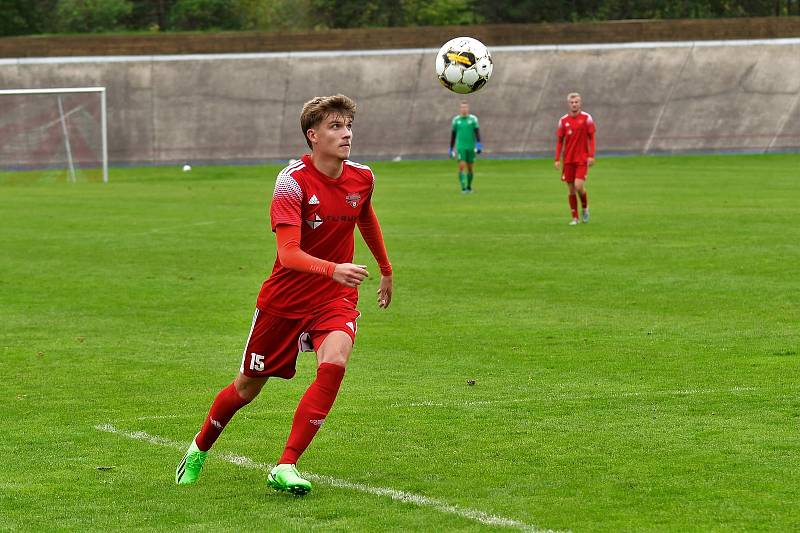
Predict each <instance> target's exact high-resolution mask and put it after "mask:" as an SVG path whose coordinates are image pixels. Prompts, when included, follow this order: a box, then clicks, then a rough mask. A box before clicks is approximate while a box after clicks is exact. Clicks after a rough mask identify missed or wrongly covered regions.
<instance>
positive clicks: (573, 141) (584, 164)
mask: <svg viewBox="0 0 800 533" xmlns="http://www.w3.org/2000/svg"><path fill="white" fill-rule="evenodd" d="M567 104H568V105H569V113H567V114H566V115H564V116H563V117H561V118H560V119H559V120H558V129H557V130H556V137H557V139H558V142H557V143H556V169H557V170H561V181H563V182H565V183H566V184H567V188H568V189H569V208H570V210H571V211H572V221H571V222H570V225H571V226H575V225H577V224H578V198H577V196H580V197H581V211H582V212H581V220H582V221H583V222H584V223H586V222H589V199H588V197H587V194H586V175H587V169H588V167H590V166H592V165H593V164H594V148H595V139H594V134H595V126H594V120H593V119H592V115H590V114H589V113H586V112H584V111H582V110H581V95H580V94H578V93H570V94H569V95H568V96H567ZM562 155H563V158H564V164H563V166H562V164H561V158H562ZM576 193H577V195H576Z"/></svg>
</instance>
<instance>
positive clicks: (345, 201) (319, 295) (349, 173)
mask: <svg viewBox="0 0 800 533" xmlns="http://www.w3.org/2000/svg"><path fill="white" fill-rule="evenodd" d="M374 183H375V177H374V176H373V174H372V170H371V169H370V168H369V167H368V166H365V165H359V164H358V163H353V162H352V161H345V162H344V164H343V165H342V174H341V176H339V177H338V178H336V179H334V178H330V177H328V176H326V175H324V174H322V173H321V172H320V171H319V170H317V169H316V167H314V164H313V163H312V161H311V157H310V156H309V155H304V156H303V158H302V159H301V160H300V161H298V162H296V163H293V164H291V165H289V166H288V167H286V168H284V169H283V170H281V171H280V173H278V178H277V180H276V182H275V192H274V193H273V195H272V206H271V207H270V219H271V224H272V231H275V228H276V227H277V226H278V225H279V224H288V225H291V226H300V228H301V231H300V248H301V249H302V250H303V251H304V252H306V253H307V254H309V255H312V256H314V257H318V258H320V259H324V260H326V261H331V262H333V263H352V262H353V251H354V247H355V244H354V237H353V233H354V231H355V227H356V223H357V221H358V218H359V216H360V215H361V213H362V212H367V211H368V209H367V206H368V205H369V203H370V201H371V199H372V190H373V187H374ZM341 298H347V299H348V300H350V301H351V302H352V303H353V305H355V304H356V303H357V302H358V289H356V288H350V287H345V286H344V285H341V284H339V283H336V282H335V281H333V279H332V278H329V277H326V276H321V275H319V274H308V273H304V272H298V271H296V270H289V269H288V268H285V267H284V266H283V265H282V264H281V262H280V259H279V258H277V257H276V258H275V265H274V266H273V268H272V274H271V275H270V276H269V278H268V279H267V280H266V281H265V282H264V284H263V285H262V286H261V292H260V293H259V294H258V303H257V304H256V305H257V307H258V308H259V309H261V310H263V311H267V312H269V313H271V314H274V315H277V316H282V317H285V318H302V317H304V316H306V315H307V314H308V313H309V312H310V311H311V310H313V309H315V308H316V307H319V306H321V305H325V304H327V303H329V302H332V301H334V300H338V299H341Z"/></svg>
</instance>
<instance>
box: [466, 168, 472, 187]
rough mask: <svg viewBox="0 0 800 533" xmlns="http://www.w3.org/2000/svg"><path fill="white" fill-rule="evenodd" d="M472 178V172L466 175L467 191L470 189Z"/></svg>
mask: <svg viewBox="0 0 800 533" xmlns="http://www.w3.org/2000/svg"><path fill="white" fill-rule="evenodd" d="M472 177H473V174H472V172H470V173H469V174H467V189H469V190H471V189H472Z"/></svg>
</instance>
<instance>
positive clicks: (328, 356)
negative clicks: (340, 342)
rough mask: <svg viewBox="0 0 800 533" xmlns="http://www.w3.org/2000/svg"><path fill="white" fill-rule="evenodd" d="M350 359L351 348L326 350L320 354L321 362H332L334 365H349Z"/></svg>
mask: <svg viewBox="0 0 800 533" xmlns="http://www.w3.org/2000/svg"><path fill="white" fill-rule="evenodd" d="M349 359H350V350H346V349H344V348H342V349H336V350H329V351H326V352H325V353H324V354H321V355H320V358H319V363H320V364H322V363H330V364H332V365H339V366H343V367H347V361H348V360H349Z"/></svg>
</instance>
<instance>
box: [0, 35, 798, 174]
mask: <svg viewBox="0 0 800 533" xmlns="http://www.w3.org/2000/svg"><path fill="white" fill-rule="evenodd" d="M434 55H435V51H434V50H429V49H425V50H419V49H417V50H405V51H402V50H395V51H370V52H319V53H314V52H303V53H273V54H257V55H239V56H233V55H227V56H131V57H94V58H48V59H16V60H0V88H3V89H9V88H30V87H56V86H91V85H104V86H106V87H107V88H108V98H109V100H108V105H109V156H110V159H111V162H112V164H113V163H171V162H178V161H260V160H275V159H288V158H290V157H297V155H298V154H301V153H303V152H304V151H306V150H307V148H306V145H305V143H304V141H303V137H302V134H301V132H300V127H299V112H300V108H301V106H302V104H303V102H305V101H306V100H308V99H310V98H311V97H313V96H315V95H321V94H333V93H337V92H341V93H344V94H347V95H349V96H351V97H353V98H354V99H355V100H356V101H357V103H358V105H359V112H358V116H357V119H356V129H355V139H354V141H355V144H354V153H353V157H354V159H357V160H358V159H369V158H374V157H380V158H388V157H395V156H398V155H399V156H403V157H419V156H427V155H438V156H444V155H445V154H446V151H447V145H448V143H449V135H450V133H449V121H450V119H451V117H452V116H453V115H454V114H455V113H456V112H457V108H458V102H459V99H460V97H459V96H458V95H455V94H451V93H449V92H448V91H446V90H445V89H444V88H442V87H441V86H440V85H439V84H438V82H437V80H436V78H435V75H434V72H433V62H434ZM493 58H494V62H495V69H494V76H493V78H492V80H491V81H490V82H489V84H488V86H487V87H486V88H484V89H483V90H482V91H481V92H479V93H477V94H474V95H470V96H469V97H468V100H469V102H470V104H471V106H472V110H473V112H475V113H476V114H477V115H478V116H479V117H480V120H481V133H482V137H483V141H484V145H485V148H486V152H487V153H488V154H515V155H545V154H549V153H551V151H552V149H553V145H554V129H555V124H556V121H557V119H558V118H559V117H560V116H561V115H562V114H563V113H564V112H565V95H566V94H567V93H568V92H570V91H573V90H577V91H579V92H581V93H582V94H583V99H584V107H585V109H586V110H587V111H588V112H590V113H592V115H593V116H594V117H595V120H596V122H597V124H598V142H599V151H600V153H601V154H602V153H603V152H606V153H609V152H616V153H620V152H626V153H660V152H668V153H673V152H692V151H756V152H768V151H779V150H800V39H786V40H773V41H751V42H737V41H729V42H685V43H649V44H644V43H639V44H621V45H574V46H558V47H556V46H532V47H531V46H528V47H498V48H495V49H493ZM0 120H1V119H0ZM2 136H3V130H2V129H0V154H2V143H3V138H2ZM4 163H6V162H0V165H2V164H4Z"/></svg>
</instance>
